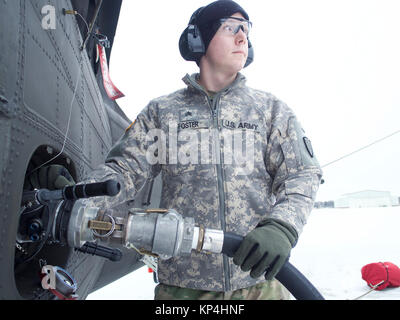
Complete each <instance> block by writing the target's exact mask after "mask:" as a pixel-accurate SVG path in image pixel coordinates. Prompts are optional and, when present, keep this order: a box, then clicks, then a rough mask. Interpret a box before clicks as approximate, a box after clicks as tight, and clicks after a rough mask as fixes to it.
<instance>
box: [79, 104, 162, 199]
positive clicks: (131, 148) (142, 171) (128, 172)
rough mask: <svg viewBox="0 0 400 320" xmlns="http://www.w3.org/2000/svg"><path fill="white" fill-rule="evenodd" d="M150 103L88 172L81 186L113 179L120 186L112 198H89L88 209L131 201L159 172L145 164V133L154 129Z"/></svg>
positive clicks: (154, 122)
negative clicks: (93, 168)
mask: <svg viewBox="0 0 400 320" xmlns="http://www.w3.org/2000/svg"><path fill="white" fill-rule="evenodd" d="M154 105H155V104H154V103H150V104H149V105H148V106H147V107H146V108H145V109H143V110H142V112H141V113H140V114H139V115H138V116H137V118H136V120H135V121H134V122H133V123H132V124H131V125H130V126H129V127H128V128H127V129H126V130H125V133H124V135H123V136H122V137H121V138H120V139H119V141H118V142H117V143H116V144H115V145H114V146H113V147H112V149H111V150H110V152H109V153H108V155H107V158H106V161H105V163H104V164H102V165H100V166H99V167H97V168H96V169H95V170H93V171H91V172H90V173H89V174H88V175H87V176H86V177H85V178H84V179H83V181H81V183H83V182H85V183H88V182H99V181H105V180H108V179H114V180H116V181H118V182H119V183H120V184H121V191H120V192H119V194H118V195H117V196H115V197H95V198H91V199H90V202H91V205H93V206H97V207H112V206H114V205H117V204H119V203H121V202H125V201H127V200H133V199H134V197H135V194H137V192H138V191H140V189H141V188H142V187H143V186H144V184H145V182H146V181H147V180H148V179H152V178H154V177H155V176H156V175H157V174H158V173H159V172H160V164H151V163H150V162H149V161H147V157H148V154H147V153H148V146H149V145H150V144H151V143H154V141H148V133H149V131H150V130H153V129H155V128H156V127H157V112H156V110H155V107H154Z"/></svg>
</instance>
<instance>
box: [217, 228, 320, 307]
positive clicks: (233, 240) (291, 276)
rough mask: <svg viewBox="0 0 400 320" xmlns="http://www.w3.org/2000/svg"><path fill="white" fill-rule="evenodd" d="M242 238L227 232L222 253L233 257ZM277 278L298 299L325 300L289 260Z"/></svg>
mask: <svg viewBox="0 0 400 320" xmlns="http://www.w3.org/2000/svg"><path fill="white" fill-rule="evenodd" d="M242 240H243V237H242V236H240V235H237V234H235V233H231V232H225V233H224V243H223V247H222V253H224V254H226V255H227V256H228V257H233V255H234V253H235V252H236V250H237V249H238V248H239V246H240V244H241V242H242ZM275 279H277V280H278V281H279V282H280V283H282V285H283V286H284V287H285V288H286V289H288V290H289V292H290V293H291V294H292V295H293V296H294V297H295V298H296V299H297V300H325V299H324V297H323V296H322V295H321V293H319V292H318V290H317V289H316V288H315V287H314V286H313V285H312V283H311V282H310V281H308V279H307V278H306V277H305V276H304V275H303V274H302V273H301V272H300V271H299V270H297V269H296V268H295V267H294V266H293V265H292V264H291V263H290V262H289V261H287V262H286V263H285V264H284V265H283V266H282V268H281V270H279V272H278V273H277V275H276V276H275Z"/></svg>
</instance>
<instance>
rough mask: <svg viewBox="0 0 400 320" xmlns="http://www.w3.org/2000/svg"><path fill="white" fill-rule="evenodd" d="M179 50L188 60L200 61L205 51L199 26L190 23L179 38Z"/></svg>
mask: <svg viewBox="0 0 400 320" xmlns="http://www.w3.org/2000/svg"><path fill="white" fill-rule="evenodd" d="M179 52H180V53H181V56H182V57H183V59H185V60H187V61H199V60H200V58H201V57H202V56H203V54H204V53H205V48H204V43H203V39H202V38H201V34H200V30H199V28H198V27H197V26H196V25H194V24H189V25H188V26H187V28H186V29H185V30H184V31H183V32H182V35H181V37H180V38H179Z"/></svg>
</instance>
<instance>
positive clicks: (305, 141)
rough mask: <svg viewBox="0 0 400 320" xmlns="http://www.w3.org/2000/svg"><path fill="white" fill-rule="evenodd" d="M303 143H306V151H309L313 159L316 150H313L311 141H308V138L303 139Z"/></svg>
mask: <svg viewBox="0 0 400 320" xmlns="http://www.w3.org/2000/svg"><path fill="white" fill-rule="evenodd" d="M303 141H304V145H305V146H306V149H307V151H308V153H309V155H310V156H311V158H313V157H314V150H313V148H312V145H311V141H310V139H308V138H307V137H303Z"/></svg>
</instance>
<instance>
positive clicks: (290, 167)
mask: <svg viewBox="0 0 400 320" xmlns="http://www.w3.org/2000/svg"><path fill="white" fill-rule="evenodd" d="M266 166H267V170H268V172H269V174H270V175H271V176H272V177H273V183H272V192H273V194H274V195H275V198H276V201H275V205H274V206H273V209H272V212H271V214H270V216H269V218H275V219H278V220H282V221H284V222H287V223H289V224H290V225H292V226H293V227H294V229H295V230H296V232H297V234H298V235H300V233H301V232H302V230H303V226H304V225H305V224H306V222H307V218H308V216H309V214H310V213H311V210H312V208H313V205H314V200H315V197H316V193H317V191H318V188H319V183H320V180H321V177H322V170H321V168H320V165H319V163H318V160H317V158H316V156H315V154H314V151H313V149H312V146H311V142H310V140H309V139H308V138H307V137H306V136H305V132H304V130H303V129H302V127H301V125H300V123H299V122H298V120H297V119H296V116H295V115H294V114H293V112H292V111H291V110H290V109H289V108H288V107H287V106H286V104H284V103H282V102H280V101H278V100H277V101H275V104H274V108H273V115H272V124H271V132H270V135H269V140H268V147H267V155H266Z"/></svg>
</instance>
